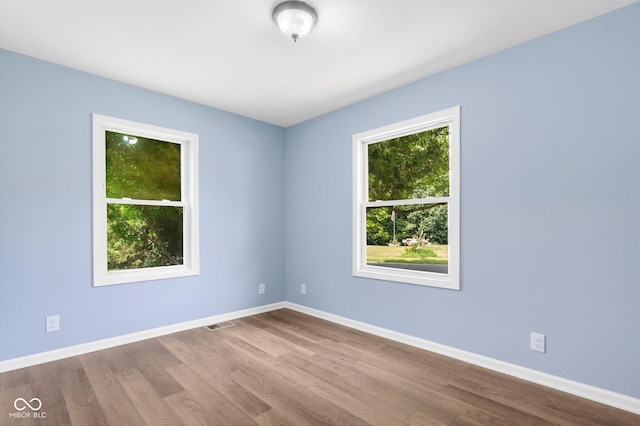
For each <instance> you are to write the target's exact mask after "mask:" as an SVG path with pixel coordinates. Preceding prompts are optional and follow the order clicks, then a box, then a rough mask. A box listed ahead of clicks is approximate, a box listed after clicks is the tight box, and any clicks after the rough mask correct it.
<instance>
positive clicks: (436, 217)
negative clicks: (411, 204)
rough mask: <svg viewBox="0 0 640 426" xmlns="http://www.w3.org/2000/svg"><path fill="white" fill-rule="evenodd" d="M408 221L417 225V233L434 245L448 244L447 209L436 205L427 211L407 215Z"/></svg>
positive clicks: (444, 206)
mask: <svg viewBox="0 0 640 426" xmlns="http://www.w3.org/2000/svg"><path fill="white" fill-rule="evenodd" d="M408 217H409V220H410V221H411V222H413V223H416V224H417V229H418V232H419V233H420V234H422V235H424V237H425V238H426V239H428V240H429V241H430V242H432V243H435V244H449V229H448V221H449V217H448V209H447V206H446V205H436V206H434V207H433V208H430V209H428V210H421V211H415V212H413V213H409V215H408Z"/></svg>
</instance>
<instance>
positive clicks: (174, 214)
mask: <svg viewBox="0 0 640 426" xmlns="http://www.w3.org/2000/svg"><path fill="white" fill-rule="evenodd" d="M182 216H183V210H182V208H180V207H165V206H138V205H130V204H109V205H108V206H107V226H108V228H107V263H108V270H122V269H137V268H150V267H157V266H169V265H181V264H182V262H183V248H182Z"/></svg>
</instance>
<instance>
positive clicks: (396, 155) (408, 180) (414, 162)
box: [368, 127, 449, 201]
mask: <svg viewBox="0 0 640 426" xmlns="http://www.w3.org/2000/svg"><path fill="white" fill-rule="evenodd" d="M368 159H369V170H368V172H369V201H376V200H401V199H410V198H416V197H425V196H427V195H429V196H446V195H448V194H449V128H448V127H440V128H437V129H432V130H428V131H424V132H420V133H415V134H412V135H407V136H402V137H399V138H395V139H389V140H387V141H382V142H378V143H374V144H371V145H369V147H368Z"/></svg>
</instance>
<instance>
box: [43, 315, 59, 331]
mask: <svg viewBox="0 0 640 426" xmlns="http://www.w3.org/2000/svg"><path fill="white" fill-rule="evenodd" d="M45 330H46V332H47V333H50V332H52V331H58V330H60V315H50V316H48V317H47V318H46V328H45Z"/></svg>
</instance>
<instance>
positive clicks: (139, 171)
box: [93, 114, 199, 286]
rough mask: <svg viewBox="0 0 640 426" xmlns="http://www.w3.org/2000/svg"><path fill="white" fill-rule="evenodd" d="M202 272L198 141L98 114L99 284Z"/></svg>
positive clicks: (95, 145) (95, 250) (95, 170)
mask: <svg viewBox="0 0 640 426" xmlns="http://www.w3.org/2000/svg"><path fill="white" fill-rule="evenodd" d="M198 273H199V243H198V135H195V134H192V133H186V132H180V131H176V130H170V129H164V128H160V127H155V126H150V125H146V124H141V123H135V122H132V121H126V120H121V119H117V118H112V117H106V116H103V115H98V114H93V274H94V286H103V285H110V284H121V283H128V282H136V281H145V280H154V279H161V278H173V277H181V276H188V275H197V274H198Z"/></svg>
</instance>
